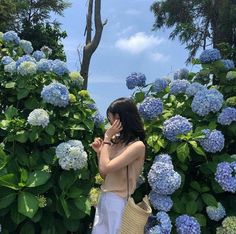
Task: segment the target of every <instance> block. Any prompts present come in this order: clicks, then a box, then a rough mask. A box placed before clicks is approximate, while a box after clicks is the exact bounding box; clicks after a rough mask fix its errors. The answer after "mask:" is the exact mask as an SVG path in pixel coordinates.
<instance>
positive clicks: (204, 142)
mask: <svg viewBox="0 0 236 234" xmlns="http://www.w3.org/2000/svg"><path fill="white" fill-rule="evenodd" d="M202 133H203V134H205V137H204V138H202V139H199V140H198V141H199V143H200V145H201V146H202V148H203V149H204V150H205V151H206V152H210V153H216V152H220V151H221V150H222V149H223V148H224V144H225V138H224V135H223V134H222V133H221V131H218V130H213V131H211V130H209V129H204V130H202Z"/></svg>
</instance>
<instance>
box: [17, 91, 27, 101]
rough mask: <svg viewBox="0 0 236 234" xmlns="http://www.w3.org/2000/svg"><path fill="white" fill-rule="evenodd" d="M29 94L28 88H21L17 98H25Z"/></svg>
mask: <svg viewBox="0 0 236 234" xmlns="http://www.w3.org/2000/svg"><path fill="white" fill-rule="evenodd" d="M28 95H29V90H28V89H25V88H24V89H19V90H18V92H17V99H18V100H20V99H23V98H25V97H27V96H28Z"/></svg>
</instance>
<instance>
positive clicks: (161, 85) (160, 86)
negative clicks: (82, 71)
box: [152, 79, 168, 93]
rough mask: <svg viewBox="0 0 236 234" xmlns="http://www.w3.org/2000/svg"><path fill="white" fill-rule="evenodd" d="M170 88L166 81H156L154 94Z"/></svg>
mask: <svg viewBox="0 0 236 234" xmlns="http://www.w3.org/2000/svg"><path fill="white" fill-rule="evenodd" d="M167 86H168V82H167V81H166V80H165V79H156V80H155V81H154V84H153V87H152V88H153V91H154V92H157V93H158V92H161V91H163V90H164V89H165V88H166V87H167Z"/></svg>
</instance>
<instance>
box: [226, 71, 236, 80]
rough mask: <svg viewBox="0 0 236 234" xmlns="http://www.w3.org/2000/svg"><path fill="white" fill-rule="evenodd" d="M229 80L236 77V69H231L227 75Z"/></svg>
mask: <svg viewBox="0 0 236 234" xmlns="http://www.w3.org/2000/svg"><path fill="white" fill-rule="evenodd" d="M226 79H227V80H233V79H236V71H229V72H228V73H227V75H226Z"/></svg>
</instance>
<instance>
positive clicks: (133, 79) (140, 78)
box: [126, 72, 146, 89]
mask: <svg viewBox="0 0 236 234" xmlns="http://www.w3.org/2000/svg"><path fill="white" fill-rule="evenodd" d="M145 84H146V76H145V75H144V74H142V73H137V72H133V73H131V75H129V76H128V77H127V78H126V86H127V88H128V89H134V88H135V87H137V86H138V87H144V86H145Z"/></svg>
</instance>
